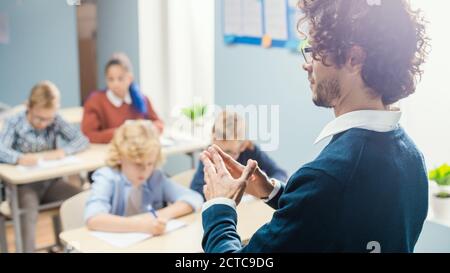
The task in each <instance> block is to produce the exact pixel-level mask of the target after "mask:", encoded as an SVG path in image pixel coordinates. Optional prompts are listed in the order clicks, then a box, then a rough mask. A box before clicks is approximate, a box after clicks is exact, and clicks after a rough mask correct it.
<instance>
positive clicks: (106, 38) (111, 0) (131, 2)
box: [97, 0, 139, 88]
mask: <svg viewBox="0 0 450 273" xmlns="http://www.w3.org/2000/svg"><path fill="white" fill-rule="evenodd" d="M97 20H98V21H97V22H98V26H97V35H98V36H97V64H98V75H99V76H98V81H97V82H98V87H99V88H104V87H105V77H104V67H105V64H106V62H107V61H108V59H109V58H110V57H111V55H112V54H113V53H114V52H118V51H120V52H124V53H126V54H127V55H128V57H130V60H131V62H132V64H133V68H134V76H135V79H136V81H137V82H139V22H138V1H137V0H126V1H124V0H98V3H97Z"/></svg>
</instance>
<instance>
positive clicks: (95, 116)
mask: <svg viewBox="0 0 450 273" xmlns="http://www.w3.org/2000/svg"><path fill="white" fill-rule="evenodd" d="M105 76H106V85H107V89H106V90H103V91H95V92H93V93H92V94H91V95H90V96H89V98H88V99H87V100H86V102H85V104H84V113H83V120H82V122H81V130H82V131H83V133H84V134H85V135H86V136H87V137H88V138H89V141H90V142H91V143H109V142H110V141H111V139H112V137H113V134H114V131H115V129H116V128H118V127H120V126H121V125H122V124H123V123H124V122H125V121H126V120H130V119H131V120H135V119H148V120H151V121H152V122H153V125H154V126H155V127H156V128H157V129H158V131H159V132H160V133H162V131H163V129H164V124H163V122H162V121H161V119H160V118H159V117H158V115H157V114H156V112H155V111H154V109H153V107H152V105H151V103H150V100H149V99H148V98H147V97H146V96H145V95H144V94H142V93H141V92H140V91H139V88H138V86H137V85H136V84H135V83H134V82H133V71H132V66H131V62H130V60H129V59H128V57H127V56H126V55H125V54H123V53H116V54H114V55H113V56H112V57H111V59H110V60H109V61H108V63H107V64H106V67H105Z"/></svg>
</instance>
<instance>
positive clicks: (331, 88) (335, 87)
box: [313, 79, 341, 108]
mask: <svg viewBox="0 0 450 273" xmlns="http://www.w3.org/2000/svg"><path fill="white" fill-rule="evenodd" d="M340 94H341V88H340V86H339V82H338V80H337V79H331V80H322V81H320V82H318V83H317V89H316V92H315V94H314V97H313V102H314V104H315V105H316V106H319V107H325V108H332V107H333V105H332V102H333V101H334V100H335V99H337V98H339V96H340Z"/></svg>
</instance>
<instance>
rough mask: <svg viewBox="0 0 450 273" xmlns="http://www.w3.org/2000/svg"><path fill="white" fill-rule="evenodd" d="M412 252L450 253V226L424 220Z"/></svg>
mask: <svg viewBox="0 0 450 273" xmlns="http://www.w3.org/2000/svg"><path fill="white" fill-rule="evenodd" d="M414 252H416V253H430V252H431V253H450V226H445V225H441V224H437V223H434V222H431V221H426V222H425V224H424V226H423V230H422V233H421V234H420V237H419V240H418V241H417V244H416V247H415V249H414Z"/></svg>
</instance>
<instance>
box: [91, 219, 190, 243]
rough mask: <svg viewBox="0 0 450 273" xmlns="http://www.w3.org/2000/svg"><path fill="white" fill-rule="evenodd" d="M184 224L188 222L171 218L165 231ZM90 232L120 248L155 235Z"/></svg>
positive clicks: (167, 231)
mask: <svg viewBox="0 0 450 273" xmlns="http://www.w3.org/2000/svg"><path fill="white" fill-rule="evenodd" d="M184 226H186V223H184V222H182V221H180V220H170V221H168V222H167V226H166V231H165V233H169V232H171V231H174V230H177V229H179V228H182V227H184ZM90 234H91V235H92V236H94V237H97V238H98V239H100V240H103V241H105V242H107V243H108V244H110V245H112V246H115V247H119V248H125V247H129V246H132V245H134V244H137V243H139V242H142V241H144V240H146V239H149V238H151V237H153V236H152V235H150V234H147V233H117V232H100V231H91V232H90Z"/></svg>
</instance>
